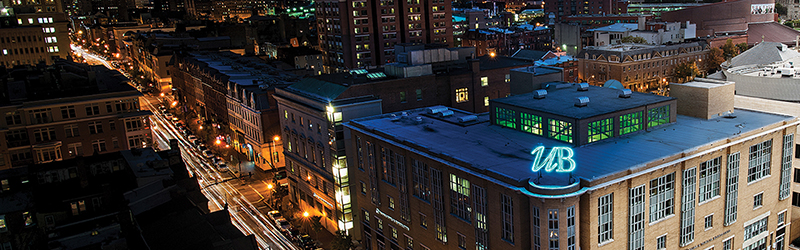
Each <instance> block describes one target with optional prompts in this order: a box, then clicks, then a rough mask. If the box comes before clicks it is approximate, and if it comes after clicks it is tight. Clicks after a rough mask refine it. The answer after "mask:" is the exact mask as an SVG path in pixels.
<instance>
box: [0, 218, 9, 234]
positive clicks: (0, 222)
mask: <svg viewBox="0 0 800 250" xmlns="http://www.w3.org/2000/svg"><path fill="white" fill-rule="evenodd" d="M7 231H8V226H6V216H5V215H0V232H7Z"/></svg>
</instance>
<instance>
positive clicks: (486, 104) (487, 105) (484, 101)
mask: <svg viewBox="0 0 800 250" xmlns="http://www.w3.org/2000/svg"><path fill="white" fill-rule="evenodd" d="M483 106H484V107H489V97H488V96H484V97H483Z"/></svg>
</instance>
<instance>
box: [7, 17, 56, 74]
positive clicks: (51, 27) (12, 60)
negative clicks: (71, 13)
mask: <svg viewBox="0 0 800 250" xmlns="http://www.w3.org/2000/svg"><path fill="white" fill-rule="evenodd" d="M0 20H2V21H0V52H1V53H2V54H0V66H5V67H6V68H11V67H14V66H16V65H31V64H38V63H39V62H44V63H45V64H53V63H54V62H55V60H56V58H62V59H67V58H68V57H69V56H70V47H69V20H68V19H67V16H66V14H65V13H64V9H63V8H62V5H61V1H41V2H40V1H24V2H23V1H9V2H7V4H6V7H4V8H2V9H1V10H0Z"/></svg>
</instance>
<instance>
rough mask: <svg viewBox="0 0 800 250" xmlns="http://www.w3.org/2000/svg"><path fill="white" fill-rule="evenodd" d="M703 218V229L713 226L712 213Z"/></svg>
mask: <svg viewBox="0 0 800 250" xmlns="http://www.w3.org/2000/svg"><path fill="white" fill-rule="evenodd" d="M703 220H704V221H705V223H703V225H705V230H709V229H711V228H712V227H714V215H713V214H710V215H708V216H706V217H705V218H704V219H703Z"/></svg>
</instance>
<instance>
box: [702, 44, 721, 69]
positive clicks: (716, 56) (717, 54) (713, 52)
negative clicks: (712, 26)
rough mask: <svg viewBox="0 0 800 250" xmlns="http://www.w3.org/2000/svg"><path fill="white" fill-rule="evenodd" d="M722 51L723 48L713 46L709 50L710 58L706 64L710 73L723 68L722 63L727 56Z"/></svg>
mask: <svg viewBox="0 0 800 250" xmlns="http://www.w3.org/2000/svg"><path fill="white" fill-rule="evenodd" d="M722 53H723V52H722V49H720V48H711V49H710V50H709V51H708V59H706V61H705V63H706V65H705V66H706V68H707V69H708V72H709V73H714V72H717V71H718V70H720V69H722V68H721V66H720V64H722V63H723V62H725V57H724V56H723V55H722Z"/></svg>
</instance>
